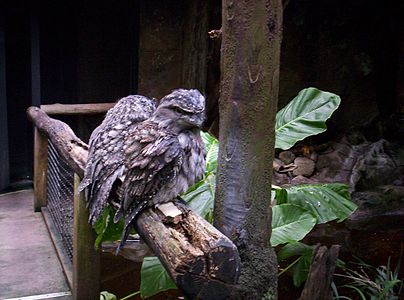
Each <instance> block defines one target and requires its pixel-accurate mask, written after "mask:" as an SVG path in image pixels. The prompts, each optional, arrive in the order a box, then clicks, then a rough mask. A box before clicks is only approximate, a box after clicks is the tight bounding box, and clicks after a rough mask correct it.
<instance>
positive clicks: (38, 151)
mask: <svg viewBox="0 0 404 300" xmlns="http://www.w3.org/2000/svg"><path fill="white" fill-rule="evenodd" d="M47 171H48V138H47V137H46V136H45V135H44V134H42V133H40V132H39V131H38V129H37V128H35V129H34V210H35V211H36V212H38V211H41V208H42V207H44V206H46V204H47V195H46V184H47V182H46V180H47Z"/></svg>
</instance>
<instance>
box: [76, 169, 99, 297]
mask: <svg viewBox="0 0 404 300" xmlns="http://www.w3.org/2000/svg"><path fill="white" fill-rule="evenodd" d="M79 183H80V178H79V176H78V175H76V174H75V175H74V229H73V231H74V232H73V291H72V294H73V299H74V300H81V299H89V300H91V299H99V298H100V257H101V255H100V251H99V250H95V246H94V245H95V239H96V234H95V232H94V230H93V228H92V227H91V225H90V224H88V211H87V208H86V202H85V197H84V194H83V193H80V194H79V195H78V194H77V187H78V185H79Z"/></svg>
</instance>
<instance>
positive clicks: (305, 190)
mask: <svg viewBox="0 0 404 300" xmlns="http://www.w3.org/2000/svg"><path fill="white" fill-rule="evenodd" d="M285 191H286V193H287V197H286V200H284V201H282V203H290V204H295V205H298V206H300V207H303V208H305V209H307V210H309V211H310V212H311V213H312V214H313V215H314V216H315V217H316V218H317V220H318V223H319V224H321V223H326V222H329V221H332V220H338V222H341V221H343V220H345V219H346V218H347V217H348V216H349V215H351V214H352V213H353V212H354V211H355V210H356V209H357V205H356V204H355V203H353V202H351V200H350V196H349V192H348V187H347V186H346V185H344V184H340V183H333V184H331V183H330V184H304V185H296V186H290V187H287V188H285ZM277 200H278V199H277ZM278 203H279V202H278Z"/></svg>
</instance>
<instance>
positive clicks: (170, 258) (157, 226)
mask: <svg viewBox="0 0 404 300" xmlns="http://www.w3.org/2000/svg"><path fill="white" fill-rule="evenodd" d="M156 211H157V213H156ZM179 212H181V215H178V213H179ZM178 216H181V219H178ZM136 229H137V230H138V232H139V233H141V237H142V238H143V239H144V240H145V241H146V243H147V244H148V245H149V246H150V247H151V248H152V250H153V252H154V253H156V255H157V256H158V257H160V258H162V263H163V264H164V266H165V267H166V269H167V270H168V272H169V274H170V276H171V277H172V278H173V280H174V281H175V282H176V283H177V286H178V287H179V288H180V289H181V290H182V291H183V292H184V293H185V295H187V296H188V297H190V298H195V297H197V298H201V299H224V298H226V297H228V296H230V293H231V291H232V288H234V285H235V284H236V282H237V279H238V276H239V272H240V257H239V254H238V250H237V248H236V247H235V245H234V244H233V243H232V242H231V241H230V240H229V239H228V238H227V237H226V236H224V235H223V234H222V233H221V232H219V231H218V230H217V229H215V228H214V227H213V226H212V225H211V224H209V223H208V222H206V221H205V220H204V219H203V218H201V217H200V216H199V215H196V214H195V213H194V212H193V211H192V210H190V208H189V207H188V206H186V205H185V204H184V203H182V202H180V201H177V202H171V203H170V204H168V205H164V206H161V205H160V206H158V207H157V208H156V209H153V208H149V209H147V210H146V211H145V212H143V214H142V215H140V216H139V218H138V220H137V224H136ZM156 233H158V234H156ZM167 243H171V245H170V247H166V245H167Z"/></svg>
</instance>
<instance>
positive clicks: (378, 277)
mask: <svg viewBox="0 0 404 300" xmlns="http://www.w3.org/2000/svg"><path fill="white" fill-rule="evenodd" d="M400 261H401V259H400V260H399V261H398V263H397V266H396V267H395V268H394V270H393V269H392V267H391V263H390V257H389V259H388V261H387V264H386V265H382V266H379V267H377V268H375V267H373V266H371V265H369V264H366V263H364V262H363V261H360V262H359V263H357V264H356V265H357V266H359V270H353V269H350V268H343V270H344V271H345V274H338V273H337V274H335V276H339V277H342V278H346V279H349V280H350V282H349V283H346V284H344V285H342V286H341V288H348V289H350V290H352V291H353V292H355V293H356V294H358V296H359V297H360V299H362V300H366V299H369V300H396V299H399V295H400V292H401V289H402V287H403V282H402V280H401V279H399V272H400ZM333 292H334V296H335V297H334V299H351V298H349V297H347V296H340V295H339V292H338V289H337V287H336V286H335V284H334V285H333Z"/></svg>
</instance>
